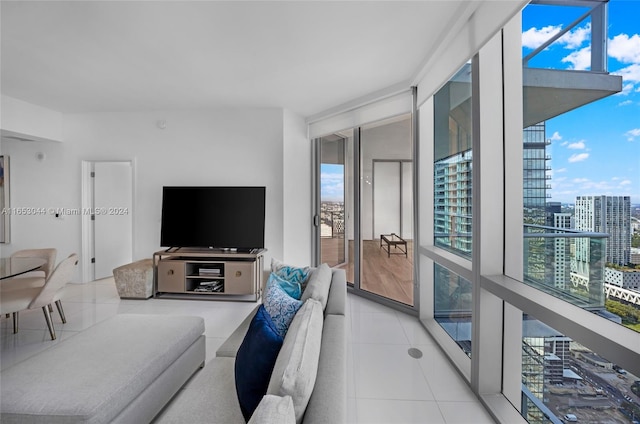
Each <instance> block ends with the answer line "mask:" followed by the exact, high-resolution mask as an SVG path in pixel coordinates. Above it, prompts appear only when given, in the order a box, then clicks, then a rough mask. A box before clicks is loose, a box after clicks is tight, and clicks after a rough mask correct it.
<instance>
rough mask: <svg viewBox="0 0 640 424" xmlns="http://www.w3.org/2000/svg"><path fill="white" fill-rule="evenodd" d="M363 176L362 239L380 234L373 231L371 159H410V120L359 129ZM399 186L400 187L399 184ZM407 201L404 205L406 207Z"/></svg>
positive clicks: (371, 238) (411, 153)
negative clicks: (360, 130)
mask: <svg viewBox="0 0 640 424" xmlns="http://www.w3.org/2000/svg"><path fill="white" fill-rule="evenodd" d="M361 150H362V162H361V164H360V166H361V168H362V176H363V178H364V182H363V184H362V185H361V187H362V192H361V198H362V213H361V216H362V218H361V228H362V239H363V240H374V239H376V238H379V237H380V235H379V234H378V235H377V236H376V235H374V234H373V186H372V184H369V183H367V181H370V182H373V160H374V159H396V160H401V159H409V160H411V157H412V155H413V151H412V148H411V120H410V119H407V120H402V121H397V122H392V123H389V124H385V125H381V126H377V127H373V128H369V129H363V130H362V132H361ZM398 190H400V187H398ZM406 207H409V208H410V206H409V205H405V208H406Z"/></svg>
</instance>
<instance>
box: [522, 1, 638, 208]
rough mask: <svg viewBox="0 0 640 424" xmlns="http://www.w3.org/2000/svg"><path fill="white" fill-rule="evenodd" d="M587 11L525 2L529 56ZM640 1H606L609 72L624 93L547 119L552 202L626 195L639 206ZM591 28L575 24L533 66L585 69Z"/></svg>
mask: <svg viewBox="0 0 640 424" xmlns="http://www.w3.org/2000/svg"><path fill="white" fill-rule="evenodd" d="M585 11H586V9H584V8H576V7H556V6H538V5H530V6H527V8H526V9H525V10H524V12H523V19H522V21H523V22H522V29H523V34H522V41H523V54H524V55H526V54H528V53H529V52H531V51H532V50H533V49H534V48H535V47H537V46H539V45H540V44H541V43H542V42H543V41H545V40H546V39H548V38H550V36H551V35H553V34H555V33H557V32H558V31H560V30H561V29H562V28H564V27H566V26H567V25H569V24H571V23H572V22H573V21H574V20H575V19H576V18H578V17H579V16H580V15H582V14H583V13H584V12H585ZM639 17H640V1H630V0H611V1H610V2H609V19H608V22H609V26H608V39H609V43H608V56H609V60H608V70H609V72H610V73H612V74H616V75H622V77H623V91H622V93H619V94H616V95H614V96H610V97H608V98H605V99H602V100H599V101H597V102H595V103H592V104H590V105H587V106H583V107H582V108H580V109H577V110H575V111H572V112H568V113H566V114H564V115H562V116H559V117H556V118H553V119H551V120H549V121H547V138H548V139H550V140H551V142H552V144H551V146H550V149H549V154H550V155H551V157H552V160H551V162H550V165H551V168H552V173H551V175H552V179H551V181H550V183H551V186H552V190H550V191H549V194H551V196H552V198H551V199H550V200H553V201H561V202H568V203H574V202H575V197H576V196H578V195H600V194H605V195H616V196H623V195H625V196H631V202H632V203H640V19H639ZM589 35H590V23H589V21H588V20H586V21H584V22H583V23H581V24H579V25H578V26H577V27H576V28H575V29H573V30H571V31H570V32H569V33H568V34H567V35H565V36H564V37H562V38H561V39H560V40H558V41H557V42H556V43H554V44H552V45H551V46H549V48H548V49H547V50H545V51H544V52H542V53H541V54H540V55H539V58H537V59H536V60H534V61H532V62H531V63H530V66H532V67H541V68H547V67H548V68H556V69H575V70H584V69H588V66H589V61H590V40H589Z"/></svg>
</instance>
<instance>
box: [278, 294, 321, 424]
mask: <svg viewBox="0 0 640 424" xmlns="http://www.w3.org/2000/svg"><path fill="white" fill-rule="evenodd" d="M322 327H323V313H322V304H320V302H318V301H317V300H314V299H309V300H307V301H306V302H305V303H304V305H303V306H302V308H300V310H299V311H298V313H297V314H296V316H295V318H294V319H293V321H292V323H291V326H290V327H289V332H288V333H287V336H286V337H285V339H284V343H283V345H282V349H280V353H279V354H278V359H277V360H276V364H275V366H274V368H273V373H272V374H271V380H270V381H269V387H268V389H267V393H268V394H273V395H278V396H291V398H292V400H293V408H294V410H295V415H296V422H297V423H298V424H299V423H300V422H301V421H302V417H303V416H304V412H305V409H306V408H307V405H308V403H309V399H310V398H311V393H312V392H313V387H314V385H315V382H316V377H317V373H318V361H319V357H320V347H321V341H322Z"/></svg>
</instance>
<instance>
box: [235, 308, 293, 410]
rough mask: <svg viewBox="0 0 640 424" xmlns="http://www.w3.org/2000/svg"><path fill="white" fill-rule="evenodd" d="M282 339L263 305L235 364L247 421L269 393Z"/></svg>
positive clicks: (242, 406)
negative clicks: (270, 381)
mask: <svg viewBox="0 0 640 424" xmlns="http://www.w3.org/2000/svg"><path fill="white" fill-rule="evenodd" d="M282 341H283V340H282V337H281V336H280V334H278V330H277V329H276V327H275V325H274V324H273V321H271V317H270V316H269V314H268V313H267V311H266V309H265V308H264V305H260V307H259V308H258V312H256V314H255V315H254V317H253V320H252V321H251V324H249V330H248V331H247V334H246V336H245V337H244V341H243V342H242V344H241V345H240V348H239V349H238V354H237V356H236V363H235V377H236V392H237V394H238V401H239V402H240V409H241V410H242V415H244V418H245V419H246V420H249V418H250V417H251V414H253V411H254V410H255V409H256V407H257V406H258V404H259V403H260V400H261V399H262V397H263V396H264V395H265V394H266V393H267V387H268V386H269V379H270V378H271V371H273V365H274V364H275V362H276V358H277V357H278V353H279V352H280V348H281V347H282Z"/></svg>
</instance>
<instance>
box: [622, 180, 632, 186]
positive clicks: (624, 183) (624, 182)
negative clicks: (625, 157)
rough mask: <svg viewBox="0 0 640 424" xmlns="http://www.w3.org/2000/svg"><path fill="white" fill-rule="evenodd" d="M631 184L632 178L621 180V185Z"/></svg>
mask: <svg viewBox="0 0 640 424" xmlns="http://www.w3.org/2000/svg"><path fill="white" fill-rule="evenodd" d="M629 184H631V180H624V181H620V185H621V186H626V185H629Z"/></svg>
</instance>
